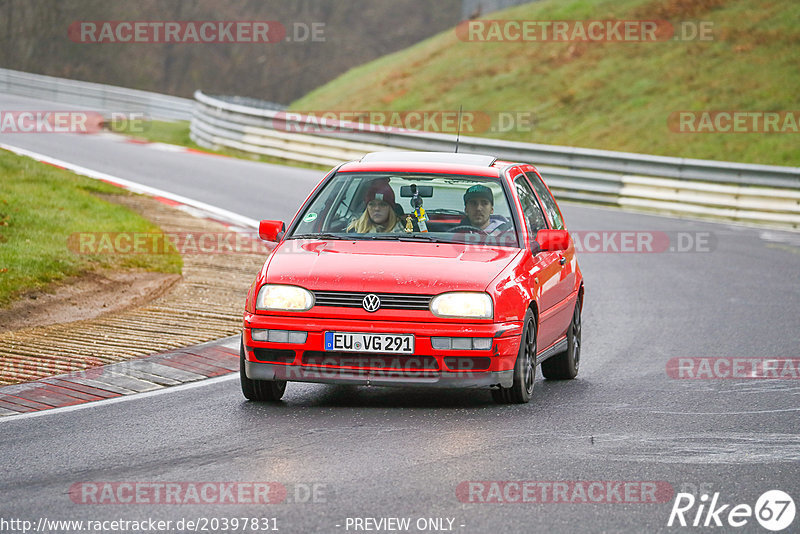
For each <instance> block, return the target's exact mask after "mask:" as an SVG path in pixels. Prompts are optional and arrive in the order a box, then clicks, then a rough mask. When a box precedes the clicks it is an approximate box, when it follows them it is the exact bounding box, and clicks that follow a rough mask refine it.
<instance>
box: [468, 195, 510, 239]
mask: <svg viewBox="0 0 800 534" xmlns="http://www.w3.org/2000/svg"><path fill="white" fill-rule="evenodd" d="M464 213H466V215H467V217H466V220H465V221H463V222H464V224H468V225H470V226H474V227H475V228H477V229H479V230H483V232H484V233H486V234H487V235H497V234H501V233H503V232H505V231H508V230H509V229H510V225H509V223H508V221H507V220H506V218H505V217H501V216H496V217H492V213H494V194H492V190H491V189H489V188H488V187H486V186H485V185H473V186H472V187H470V188H469V189H467V192H466V193H464Z"/></svg>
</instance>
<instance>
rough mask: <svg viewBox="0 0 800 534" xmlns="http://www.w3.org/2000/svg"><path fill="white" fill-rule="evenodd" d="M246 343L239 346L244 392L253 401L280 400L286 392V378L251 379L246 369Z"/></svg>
mask: <svg viewBox="0 0 800 534" xmlns="http://www.w3.org/2000/svg"><path fill="white" fill-rule="evenodd" d="M244 359H245V358H244V344H241V345H240V346H239V378H240V379H241V382H242V393H243V394H244V396H245V397H246V398H248V399H249V400H251V401H279V400H281V397H283V394H284V392H286V380H251V379H250V378H247V373H245V370H244Z"/></svg>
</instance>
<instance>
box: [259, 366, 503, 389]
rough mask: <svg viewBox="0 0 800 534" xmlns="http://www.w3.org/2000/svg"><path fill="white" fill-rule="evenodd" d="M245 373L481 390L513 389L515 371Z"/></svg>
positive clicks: (278, 369) (267, 369)
mask: <svg viewBox="0 0 800 534" xmlns="http://www.w3.org/2000/svg"><path fill="white" fill-rule="evenodd" d="M244 368H245V373H246V374H247V378H249V379H251V380H289V381H293V382H315V383H318V384H347V385H354V386H402V387H438V388H482V387H490V386H497V385H500V386H503V387H506V388H509V387H511V385H512V380H513V378H514V371H513V370H509V371H494V372H471V373H469V374H466V373H463V372H462V373H453V372H449V371H440V372H437V373H424V374H423V373H417V376H414V373H413V372H411V371H405V372H402V373H399V372H393V371H385V370H369V371H365V370H359V371H352V370H347V369H339V368H337V369H330V368H328V369H320V368H316V369H314V368H306V367H303V366H295V365H276V364H271V363H260V362H251V361H245V362H244Z"/></svg>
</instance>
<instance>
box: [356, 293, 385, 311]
mask: <svg viewBox="0 0 800 534" xmlns="http://www.w3.org/2000/svg"><path fill="white" fill-rule="evenodd" d="M361 305H362V306H363V307H364V309H365V310H367V311H368V312H376V311H378V309H379V308H380V307H381V299H380V298H378V295H376V294H375V293H370V294H369V295H367V296H366V297H364V300H362V301H361Z"/></svg>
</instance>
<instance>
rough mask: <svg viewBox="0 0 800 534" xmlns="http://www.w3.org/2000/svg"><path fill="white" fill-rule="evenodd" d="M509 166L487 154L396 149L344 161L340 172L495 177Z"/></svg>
mask: <svg viewBox="0 0 800 534" xmlns="http://www.w3.org/2000/svg"><path fill="white" fill-rule="evenodd" d="M498 163H499V165H498ZM507 165H508V162H498V161H497V158H496V157H494V156H489V155H486V154H464V153H451V152H405V151H394V152H371V153H369V154H366V155H365V156H364V157H363V158H361V160H360V161H353V162H350V163H345V164H344V165H342V166H341V167H340V168H339V172H370V171H375V172H398V171H399V172H434V173H452V174H466V175H477V176H489V177H493V178H496V177H499V176H500V175H501V172H502V169H503V168H505V167H506V166H507Z"/></svg>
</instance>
